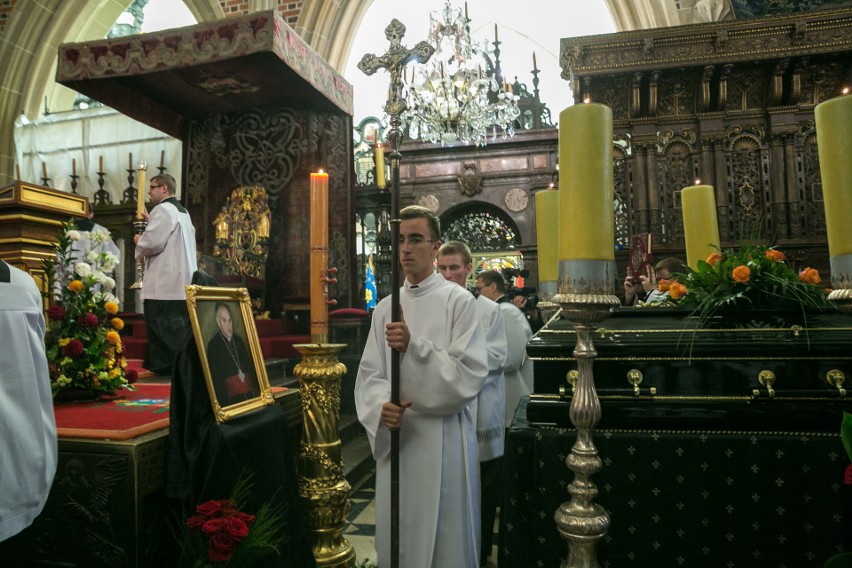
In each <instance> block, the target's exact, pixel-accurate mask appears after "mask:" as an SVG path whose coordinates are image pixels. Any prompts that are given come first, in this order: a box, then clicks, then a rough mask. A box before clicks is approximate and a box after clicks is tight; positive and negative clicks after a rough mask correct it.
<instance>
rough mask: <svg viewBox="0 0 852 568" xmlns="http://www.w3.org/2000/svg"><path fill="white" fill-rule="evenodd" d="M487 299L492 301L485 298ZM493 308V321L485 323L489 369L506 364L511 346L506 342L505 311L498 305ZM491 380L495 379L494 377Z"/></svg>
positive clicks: (492, 369) (498, 367) (495, 368)
mask: <svg viewBox="0 0 852 568" xmlns="http://www.w3.org/2000/svg"><path fill="white" fill-rule="evenodd" d="M485 301H489V302H490V301H491V300H488V299H487V298H485ZM495 308H497V309H494V310H491V321H489V322H483V323H485V328H486V329H485V332H486V335H485V345H486V347H487V348H488V371H489V374H490V372H491V371H496V370H498V369H502V368H503V367H504V366H505V365H506V358H507V357H508V352H509V348H508V346H507V343H506V327H505V326H504V324H503V313H502V310H500V309H499V308H498V307H497V306H495ZM491 380H494V378H492V379H491Z"/></svg>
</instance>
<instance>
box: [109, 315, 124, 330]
mask: <svg viewBox="0 0 852 568" xmlns="http://www.w3.org/2000/svg"><path fill="white" fill-rule="evenodd" d="M109 323H111V324H112V327H114V328H115V329H117V330H118V331H121V330H122V329H124V320H123V319H121V318H112V319H111V320H109Z"/></svg>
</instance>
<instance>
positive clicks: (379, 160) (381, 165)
mask: <svg viewBox="0 0 852 568" xmlns="http://www.w3.org/2000/svg"><path fill="white" fill-rule="evenodd" d="M375 156H376V187H378V188H379V189H384V188H385V186H386V185H387V181H386V180H385V148H384V146H382V143H381V142H379V143H378V144H376V151H375Z"/></svg>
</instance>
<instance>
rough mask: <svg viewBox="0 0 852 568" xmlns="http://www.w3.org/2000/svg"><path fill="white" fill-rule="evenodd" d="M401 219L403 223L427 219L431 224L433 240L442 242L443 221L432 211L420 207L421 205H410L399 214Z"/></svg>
mask: <svg viewBox="0 0 852 568" xmlns="http://www.w3.org/2000/svg"><path fill="white" fill-rule="evenodd" d="M399 219H400V220H401V221H407V220H409V219H426V221H428V222H429V230H431V231H432V239H433V240H436V241H440V240H441V221H440V220H439V219H438V216H437V215H435V214H434V213H432V211H431V210H430V209H426V208H425V207H420V206H419V205H409V206H408V207H405V208H403V209H402V211H400V212H399Z"/></svg>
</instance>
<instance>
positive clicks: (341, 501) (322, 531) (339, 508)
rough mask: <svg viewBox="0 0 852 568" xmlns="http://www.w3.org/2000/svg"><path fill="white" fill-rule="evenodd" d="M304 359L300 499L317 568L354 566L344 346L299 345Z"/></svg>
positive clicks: (299, 373)
mask: <svg viewBox="0 0 852 568" xmlns="http://www.w3.org/2000/svg"><path fill="white" fill-rule="evenodd" d="M294 347H295V348H296V349H298V350H299V353H301V354H302V361H301V362H300V363H299V364H298V365H296V368H295V369H294V370H293V374H294V375H295V376H296V377H297V378H298V379H299V393H300V394H301V399H302V417H303V419H304V428H303V430H302V442H301V444H300V449H299V497H300V499H301V500H302V504H303V506H304V509H305V513H306V516H307V521H308V527H309V529H310V531H311V547H312V548H313V552H314V558H315V559H316V562H317V566H335V567H336V566H345V567H350V566H355V549H354V548H353V547H352V544H351V543H350V542H349V541H347V540H346V539H345V538H344V537H343V529H344V528H345V525H346V519H347V517H348V516H349V509H350V507H351V503H350V501H349V496H350V494H351V492H352V488H351V487H350V486H349V482H348V481H346V478H345V477H344V476H343V447H342V443H341V441H340V438H339V437H338V433H337V427H338V423H339V421H340V379H341V377H342V376H343V375H344V373H346V366H345V365H344V364H343V363H341V362H339V361H338V360H337V353H338V352H339V351H340V350H341V349H343V348H344V347H346V346H345V345H343V344H325V343H324V344H301V345H295V346H294Z"/></svg>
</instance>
